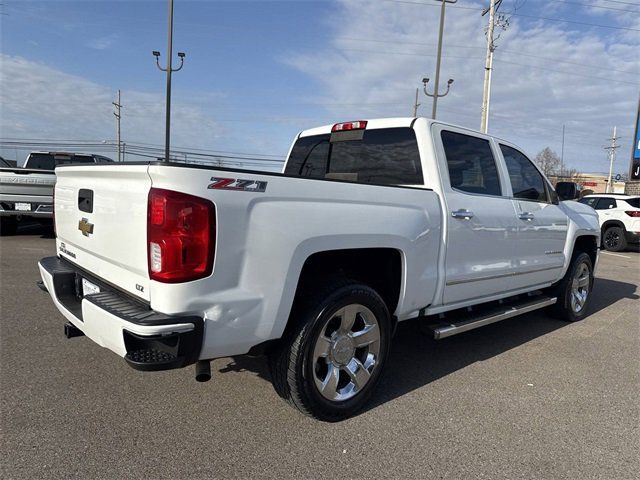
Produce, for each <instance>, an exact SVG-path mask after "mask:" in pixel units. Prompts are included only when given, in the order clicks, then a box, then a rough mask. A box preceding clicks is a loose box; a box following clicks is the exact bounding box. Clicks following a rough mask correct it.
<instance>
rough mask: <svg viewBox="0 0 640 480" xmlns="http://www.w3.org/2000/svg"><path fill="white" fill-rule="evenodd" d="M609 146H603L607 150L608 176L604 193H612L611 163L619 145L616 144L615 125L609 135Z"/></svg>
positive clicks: (614, 159)
mask: <svg viewBox="0 0 640 480" xmlns="http://www.w3.org/2000/svg"><path fill="white" fill-rule="evenodd" d="M609 140H611V146H610V147H604V149H605V150H608V151H609V177H607V191H606V193H613V163H614V162H615V161H616V150H617V149H618V148H620V145H617V144H616V141H617V140H618V137H617V135H616V127H613V137H611V138H610V139H609Z"/></svg>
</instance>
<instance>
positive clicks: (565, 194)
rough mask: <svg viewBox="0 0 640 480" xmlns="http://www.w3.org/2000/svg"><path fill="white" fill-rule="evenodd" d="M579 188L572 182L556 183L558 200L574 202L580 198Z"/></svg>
mask: <svg viewBox="0 0 640 480" xmlns="http://www.w3.org/2000/svg"><path fill="white" fill-rule="evenodd" d="M580 190H581V187H580V185H578V184H577V183H574V182H558V183H556V193H557V194H558V197H559V198H560V200H575V199H577V198H580Z"/></svg>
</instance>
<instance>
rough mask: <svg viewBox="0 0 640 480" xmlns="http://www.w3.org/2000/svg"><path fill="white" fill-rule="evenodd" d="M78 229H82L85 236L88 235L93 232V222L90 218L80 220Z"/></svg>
mask: <svg viewBox="0 0 640 480" xmlns="http://www.w3.org/2000/svg"><path fill="white" fill-rule="evenodd" d="M78 230H80V231H81V232H82V234H83V235H84V236H85V237H88V236H89V235H90V234H92V233H93V223H89V220H88V219H86V218H83V219H82V220H80V221H79V222H78Z"/></svg>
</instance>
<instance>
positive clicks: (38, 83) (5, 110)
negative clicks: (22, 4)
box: [0, 55, 225, 148]
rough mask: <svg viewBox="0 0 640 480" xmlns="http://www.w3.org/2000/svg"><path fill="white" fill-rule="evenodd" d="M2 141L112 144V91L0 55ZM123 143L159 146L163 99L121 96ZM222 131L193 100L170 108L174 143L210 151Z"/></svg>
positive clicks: (144, 95) (136, 93) (131, 93)
mask: <svg viewBox="0 0 640 480" xmlns="http://www.w3.org/2000/svg"><path fill="white" fill-rule="evenodd" d="M0 61H1V64H0V87H1V88H0V105H1V108H2V109H1V111H0V130H1V136H2V137H3V138H29V139H33V138H44V139H50V140H68V139H72V140H90V141H98V142H99V141H102V140H107V141H111V140H113V139H114V137H115V119H114V115H113V111H114V108H113V106H112V105H111V102H112V101H113V100H114V98H115V92H114V91H113V90H112V89H111V88H109V87H107V86H105V85H100V84H97V83H95V82H92V81H89V80H87V79H85V78H82V77H80V76H76V75H70V74H67V73H64V72H61V71H59V70H57V69H55V68H52V67H49V66H47V65H45V64H42V63H37V62H32V61H30V60H26V59H24V58H21V57H14V56H9V55H1V56H0ZM122 98H123V102H122V103H123V104H124V108H123V112H122V113H123V114H122V132H123V141H127V140H129V141H134V142H146V143H154V144H158V145H162V144H163V143H164V95H163V94H162V93H152V92H141V91H128V90H125V91H123V92H122ZM224 133H225V130H224V129H223V128H222V127H220V125H219V124H218V123H217V122H216V121H215V119H214V118H213V117H212V116H211V115H209V114H208V112H207V111H205V109H204V108H202V107H201V106H200V105H199V104H198V103H197V102H195V101H187V102H184V101H181V102H175V103H174V105H173V107H172V141H173V143H174V144H175V145H187V146H190V147H193V148H211V147H212V145H213V144H215V142H216V139H217V138H218V137H219V136H220V135H223V134H224Z"/></svg>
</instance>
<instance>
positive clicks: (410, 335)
mask: <svg viewBox="0 0 640 480" xmlns="http://www.w3.org/2000/svg"><path fill="white" fill-rule="evenodd" d="M637 289H638V286H636V285H634V284H631V283H624V282H618V281H615V280H608V279H602V278H597V279H596V284H595V288H594V291H593V297H592V302H591V307H590V312H589V316H588V317H586V318H585V319H584V321H585V322H589V320H590V318H592V317H593V316H594V315H595V314H597V313H598V312H599V311H601V310H602V309H604V308H607V307H611V306H613V305H614V304H615V303H616V302H618V301H620V300H622V299H625V298H626V299H638V298H640V297H639V296H638V295H637V293H636V292H637ZM569 325H571V324H570V323H566V322H563V321H561V320H556V319H554V318H551V317H549V316H547V315H546V313H545V312H544V311H541V312H533V313H530V314H526V315H522V316H521V317H516V318H513V319H510V320H506V321H503V322H498V323H495V324H492V325H487V326H486V327H482V328H479V329H477V330H472V331H469V332H466V333H463V334H460V335H456V336H453V337H450V338H446V339H443V340H438V341H436V340H434V339H433V338H431V337H430V336H428V335H427V334H425V333H423V332H422V331H421V328H420V320H418V319H416V320H409V321H406V322H402V323H401V324H399V325H398V330H397V332H396V335H395V337H394V339H393V342H392V345H391V351H390V354H389V358H388V360H387V365H386V367H385V371H384V373H383V375H382V378H381V379H380V383H379V385H378V387H377V388H376V391H375V392H374V394H373V396H372V398H371V400H370V401H369V403H368V404H367V405H366V406H365V408H364V409H363V410H362V411H361V412H360V413H359V414H358V415H360V414H362V413H364V412H367V411H369V410H372V409H374V408H376V407H378V406H380V405H382V404H384V403H387V402H390V401H392V400H394V399H396V398H398V397H401V396H403V395H405V394H407V393H410V392H412V391H414V390H416V389H418V388H421V387H423V386H425V385H428V384H429V383H431V382H434V381H436V380H438V379H440V378H442V377H445V376H447V375H449V374H451V373H453V372H455V371H457V370H460V369H462V368H465V367H467V366H469V365H471V364H473V363H476V362H480V361H484V360H488V359H490V358H493V357H495V356H498V355H500V354H502V353H504V352H507V351H509V350H511V349H513V348H517V347H519V346H520V345H524V344H526V343H528V342H530V341H532V340H534V339H536V338H539V337H542V336H544V335H546V334H548V333H551V332H553V331H555V330H558V329H561V328H564V327H567V326H569ZM230 360H231V361H230V362H229V363H228V364H227V365H225V366H224V367H222V368H221V369H220V370H219V371H220V373H230V372H242V371H250V372H253V373H255V374H257V375H258V376H259V377H261V378H263V379H265V380H268V381H271V377H270V374H269V369H268V367H267V362H266V359H265V358H264V357H260V358H251V357H247V356H238V357H232V358H231V359H230Z"/></svg>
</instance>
